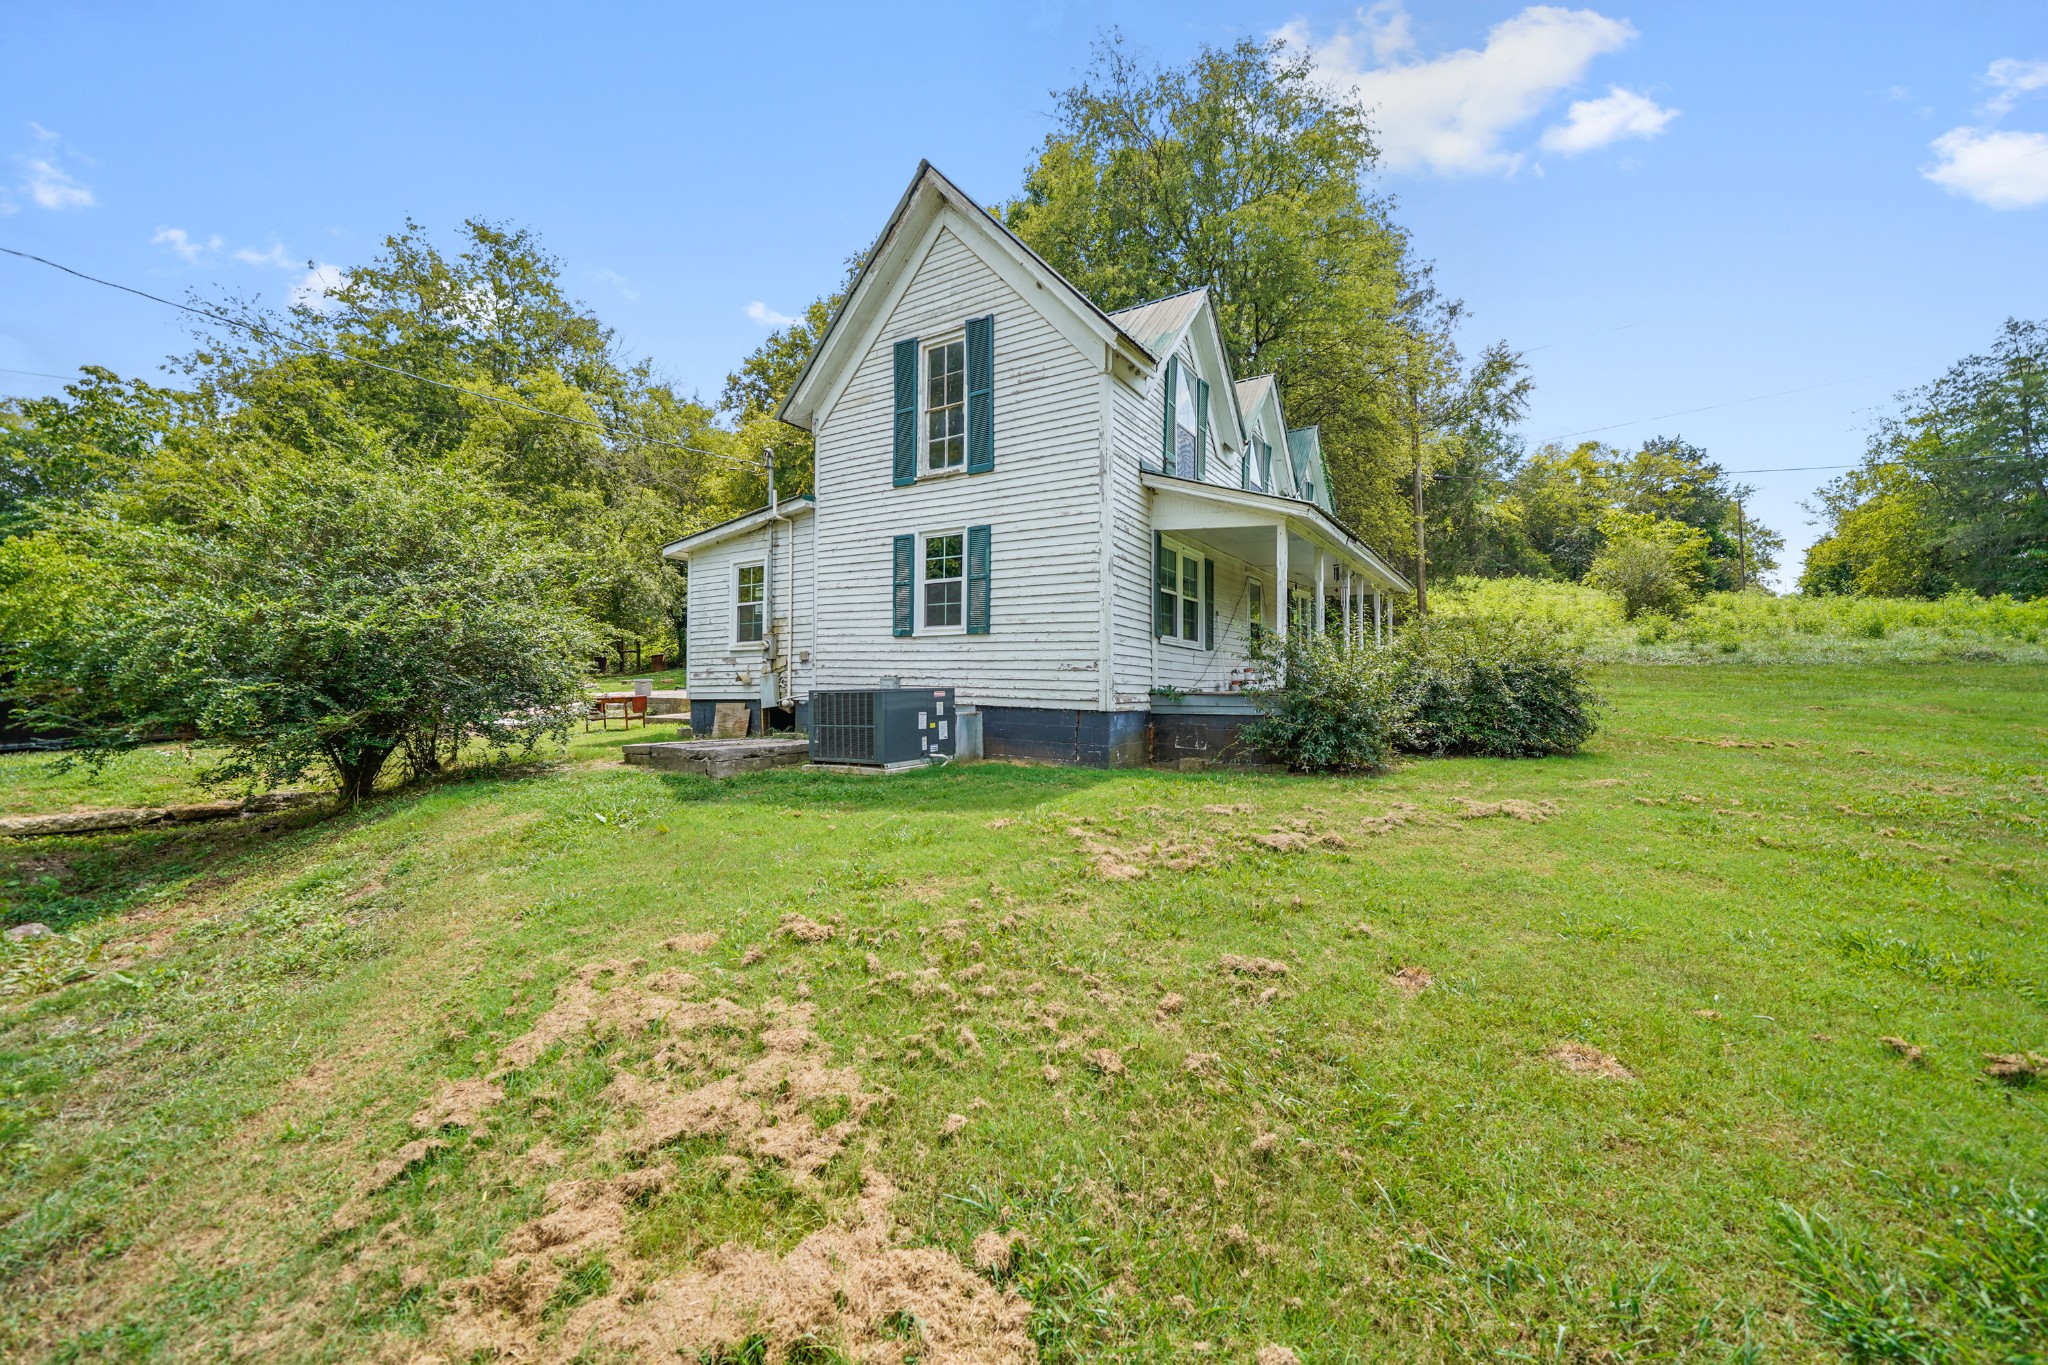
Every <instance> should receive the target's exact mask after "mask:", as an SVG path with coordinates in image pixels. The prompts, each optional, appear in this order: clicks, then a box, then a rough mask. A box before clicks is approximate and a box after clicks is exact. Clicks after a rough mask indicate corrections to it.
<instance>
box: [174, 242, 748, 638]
mask: <svg viewBox="0 0 2048 1365" xmlns="http://www.w3.org/2000/svg"><path fill="white" fill-rule="evenodd" d="M561 275H562V271H561V264H560V262H559V261H557V260H556V259H555V258H554V257H553V256H551V255H549V254H548V253H547V252H546V251H545V250H544V249H543V248H542V246H541V245H540V243H539V241H538V240H537V239H536V238H535V237H534V235H533V234H532V233H531V232H529V231H527V230H525V229H515V228H510V227H506V226H504V225H500V224H494V223H489V222H485V221H482V220H470V221H468V222H466V223H464V224H463V226H462V229H461V231H460V233H459V235H458V240H457V242H456V244H455V246H454V247H453V248H452V249H449V250H444V249H442V248H441V247H440V246H438V245H437V244H436V243H435V242H434V241H433V240H431V239H430V237H429V236H428V234H427V233H426V231H425V230H424V229H423V228H421V227H420V226H419V225H418V224H417V223H413V222H410V221H408V222H407V223H406V225H405V228H404V229H403V230H402V231H400V232H398V233H396V234H394V235H393V236H391V237H389V238H387V239H386V241H385V243H384V246H383V249H382V250H381V251H380V252H379V253H378V254H377V255H376V256H375V257H373V258H372V259H371V260H369V261H368V262H365V263H363V264H360V265H357V266H354V267H351V268H350V269H348V270H347V271H346V272H345V273H344V274H343V276H342V278H341V280H340V282H339V283H338V284H337V286H336V287H335V288H334V290H333V291H332V292H331V293H330V294H328V295H326V296H324V297H322V298H319V299H309V300H305V301H302V302H300V303H298V304H296V305H295V306H294V307H292V308H291V309H290V310H289V311H288V312H287V313H286V314H284V315H282V316H275V315H270V314H264V313H259V312H256V311H253V310H250V309H247V308H240V309H238V310H237V311H236V314H235V320H236V323H237V324H238V325H230V326H221V327H210V328H209V329H208V330H207V331H206V333H205V334H204V335H203V337H202V339H201V344H200V345H199V347H198V348H197V349H196V350H194V351H193V352H192V353H191V354H190V355H189V356H187V357H185V359H184V361H183V365H184V368H185V369H186V371H187V372H188V373H189V374H190V375H191V376H192V377H193V379H194V380H195V383H196V394H197V401H198V402H199V403H200V404H201V405H202V406H203V407H204V408H205V409H206V412H207V415H208V417H209V418H210V420H212V421H214V422H216V423H218V424H220V425H221V426H222V427H223V428H224V429H226V430H229V431H232V432H234V433H236V434H237V435H238V436H239V435H256V436H260V437H262V438H264V439H267V440H270V441H273V442H276V443H277V444H278V445H280V446H281V447H283V448H286V449H294V450H303V451H311V450H315V449H317V448H319V447H320V446H321V445H322V444H323V443H326V444H330V445H331V444H333V443H335V442H337V441H343V440H345V439H347V438H346V437H345V435H344V433H345V432H347V431H350V430H353V429H355V428H358V427H361V428H366V429H368V430H371V431H374V432H376V433H377V435H378V441H379V443H380V446H381V448H382V449H384V450H385V451H387V452H389V454H390V456H391V457H392V458H394V459H397V460H399V461H401V462H403V463H417V464H421V465H432V466H445V467H456V466H460V467H462V468H464V469H467V470H470V471H472V472H473V473H474V474H475V475H477V476H478V477H482V478H485V479H487V480H488V481H489V482H490V484H491V486H492V487H493V488H495V489H496V490H498V491H499V492H501V493H503V494H505V495H506V496H508V497H510V498H512V499H513V500H514V501H516V502H518V503H519V504H521V505H522V506H523V507H525V508H526V509H527V510H528V511H529V512H530V513H532V514H533V516H534V518H535V520H536V522H537V524H539V525H541V526H544V527H546V528H547V530H548V533H549V534H550V536H551V538H552V539H554V540H555V541H556V542H557V543H559V544H561V545H563V546H565V547H567V548H568V549H569V550H570V551H571V552H572V553H573V554H574V555H575V556H576V557H578V558H579V559H580V560H581V570H580V577H581V578H582V580H583V581H584V582H586V583H587V584H588V585H589V587H588V590H587V593H586V597H587V599H588V603H589V605H590V608H591V610H592V612H593V614H594V615H595V617H596V619H597V620H599V621H600V622H601V623H602V624H603V625H604V626H605V627H606V630H607V634H608V636H609V638H610V639H611V640H612V641H613V644H614V646H615V647H619V648H623V645H624V643H625V642H627V641H635V640H643V639H662V640H665V639H666V638H667V637H668V635H669V632H670V629H671V626H670V618H671V615H672V613H673V611H674V610H675V608H676V603H677V601H678V599H679V597H680V594H681V591H682V584H681V580H680V578H679V577H678V576H677V575H676V574H675V573H674V572H673V571H672V570H671V568H670V567H669V566H668V565H667V564H666V563H664V562H663V561H662V559H661V558H660V555H659V547H660V546H661V544H663V543H664V542H665V541H668V540H671V539H674V538H675V537H676V536H678V535H681V534H683V533H685V532H687V531H690V530H693V529H695V528H697V527H699V526H703V525H708V524H710V523H712V522H714V521H717V520H719V519H721V518H722V517H724V516H725V515H728V514H729V512H730V510H731V504H730V502H729V501H728V499H727V496H726V492H727V490H726V489H725V488H724V486H723V479H724V477H725V476H724V470H725V469H726V468H727V462H726V461H725V460H723V459H721V458H719V457H720V456H721V455H724V454H726V453H727V450H728V448H729V447H731V446H733V444H734V438H733V436H732V434H731V433H730V432H729V431H727V430H725V429H723V428H721V427H720V426H718V425H717V424H716V421H715V414H714V413H713V412H712V411H711V409H710V408H708V407H707V406H705V405H704V404H702V403H700V402H698V401H696V400H695V399H694V398H691V397H688V396H685V395H682V394H679V393H677V392H676V391H675V390H674V389H673V388H672V387H671V386H669V385H668V384H666V383H664V382H662V381H660V380H659V379H658V378H657V377H656V376H655V374H654V371H653V368H652V366H651V365H650V364H648V363H647V362H645V361H631V360H629V359H627V358H625V357H623V356H622V355H621V354H620V353H619V351H618V348H617V345H616V340H615V338H614V336H613V334H612V332H611V330H610V329H609V328H607V327H606V326H604V324H603V323H602V322H601V321H600V320H599V319H598V318H597V317H596V315H595V314H593V313H592V312H590V311H589V310H588V309H587V308H585V307H584V306H583V305H581V304H579V303H577V302H576V301H575V300H573V299H572V298H570V297H569V295H568V293H567V291H566V289H565V288H564V286H563V283H562V278H561ZM478 395H482V396H481V397H479V396H478ZM704 451H709V452H710V453H709V454H705V453H700V452H704Z"/></svg>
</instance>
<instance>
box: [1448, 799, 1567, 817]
mask: <svg viewBox="0 0 2048 1365" xmlns="http://www.w3.org/2000/svg"><path fill="white" fill-rule="evenodd" d="M1454 799H1455V800H1456V801H1457V802H1458V804H1459V805H1461V806H1463V807H1464V809H1463V810H1460V811H1459V812H1458V818H1459V819H1460V820H1493V819H1499V818H1502V817H1505V818H1507V819H1510V820H1522V821H1527V822H1530V823H1540V822H1541V821H1544V820H1548V819H1549V818H1550V817H1551V816H1553V815H1555V814H1557V803H1556V802H1554V801H1515V800H1508V801H1470V800H1467V799H1466V798H1464V797H1462V796H1460V797H1456V798H1454Z"/></svg>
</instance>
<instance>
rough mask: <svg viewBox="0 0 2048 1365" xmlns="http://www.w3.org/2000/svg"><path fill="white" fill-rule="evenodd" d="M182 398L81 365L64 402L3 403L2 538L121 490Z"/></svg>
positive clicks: (181, 409) (172, 420)
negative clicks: (54, 512)
mask: <svg viewBox="0 0 2048 1365" xmlns="http://www.w3.org/2000/svg"><path fill="white" fill-rule="evenodd" d="M187 404H188V399H187V396H186V395H184V394H183V393H180V392H179V391H177V390H175V389H163V388H158V387H156V386H155V385H153V384H148V383H145V382H143V381H142V380H139V379H130V380H124V379H122V378H121V377H120V376H119V375H117V374H115V373H114V372H113V371H112V370H108V369H104V368H102V367H100V366H98V365H87V366H84V367H83V368H82V369H81V370H80V372H79V378H77V379H75V380H73V381H71V382H70V383H67V384H66V385H65V386H64V392H63V394H62V395H61V396H58V397H50V398H4V399H0V539H5V538H6V537H7V536H10V535H22V534H26V533H28V532H30V531H33V530H35V529H36V528H37V527H39V526H41V525H42V524H44V522H45V520H46V519H47V517H48V515H49V514H50V513H51V512H53V511H57V510H61V509H63V508H65V507H71V506H76V505H78V504H80V503H82V502H84V501H85V500H87V499H88V498H91V497H93V496H95V495H97V494H100V493H104V492H107V491H109V490H111V489H114V488H118V487H120V486H121V485H122V484H123V483H125V482H126V481H128V480H129V479H131V478H133V477H134V476H135V474H136V473H137V472H138V471H139V470H140V469H141V468H142V466H143V464H144V462H145V461H146V460H147V459H148V457H149V456H150V454H151V453H152V452H153V451H155V450H156V449H157V447H158V446H159V445H161V444H162V443H163V441H164V439H165V438H166V437H167V436H168V435H169V434H170V432H171V431H172V430H173V428H175V427H176V426H178V425H179V423H180V422H181V421H183V420H184V414H185V409H186V407H187Z"/></svg>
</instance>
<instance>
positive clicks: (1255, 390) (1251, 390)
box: [1236, 374, 1273, 413]
mask: <svg viewBox="0 0 2048 1365" xmlns="http://www.w3.org/2000/svg"><path fill="white" fill-rule="evenodd" d="M1272 387H1273V376H1272V375H1270V374H1261V375H1254V376H1253V377H1252V378H1250V379H1240V380H1238V381H1237V385H1236V388H1237V406H1238V408H1239V409H1240V410H1241V411H1243V412H1247V413H1248V412H1250V411H1251V410H1252V409H1253V408H1256V407H1257V406H1258V405H1259V404H1261V403H1263V402H1265V401H1266V392H1267V390H1269V389H1271V388H1272Z"/></svg>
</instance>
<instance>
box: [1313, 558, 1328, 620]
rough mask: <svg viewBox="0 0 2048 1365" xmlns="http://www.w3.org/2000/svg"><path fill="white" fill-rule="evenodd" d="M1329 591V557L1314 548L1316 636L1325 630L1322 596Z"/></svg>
mask: <svg viewBox="0 0 2048 1365" xmlns="http://www.w3.org/2000/svg"><path fill="white" fill-rule="evenodd" d="M1329 590H1330V556H1329V553H1328V552H1327V551H1325V550H1324V549H1322V547H1320V546H1318V547H1317V548H1316V634H1317V635H1319V636H1320V635H1321V634H1322V633H1323V631H1324V629H1325V624H1324V619H1323V618H1324V602H1323V594H1324V593H1326V592H1328V591H1329Z"/></svg>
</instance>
